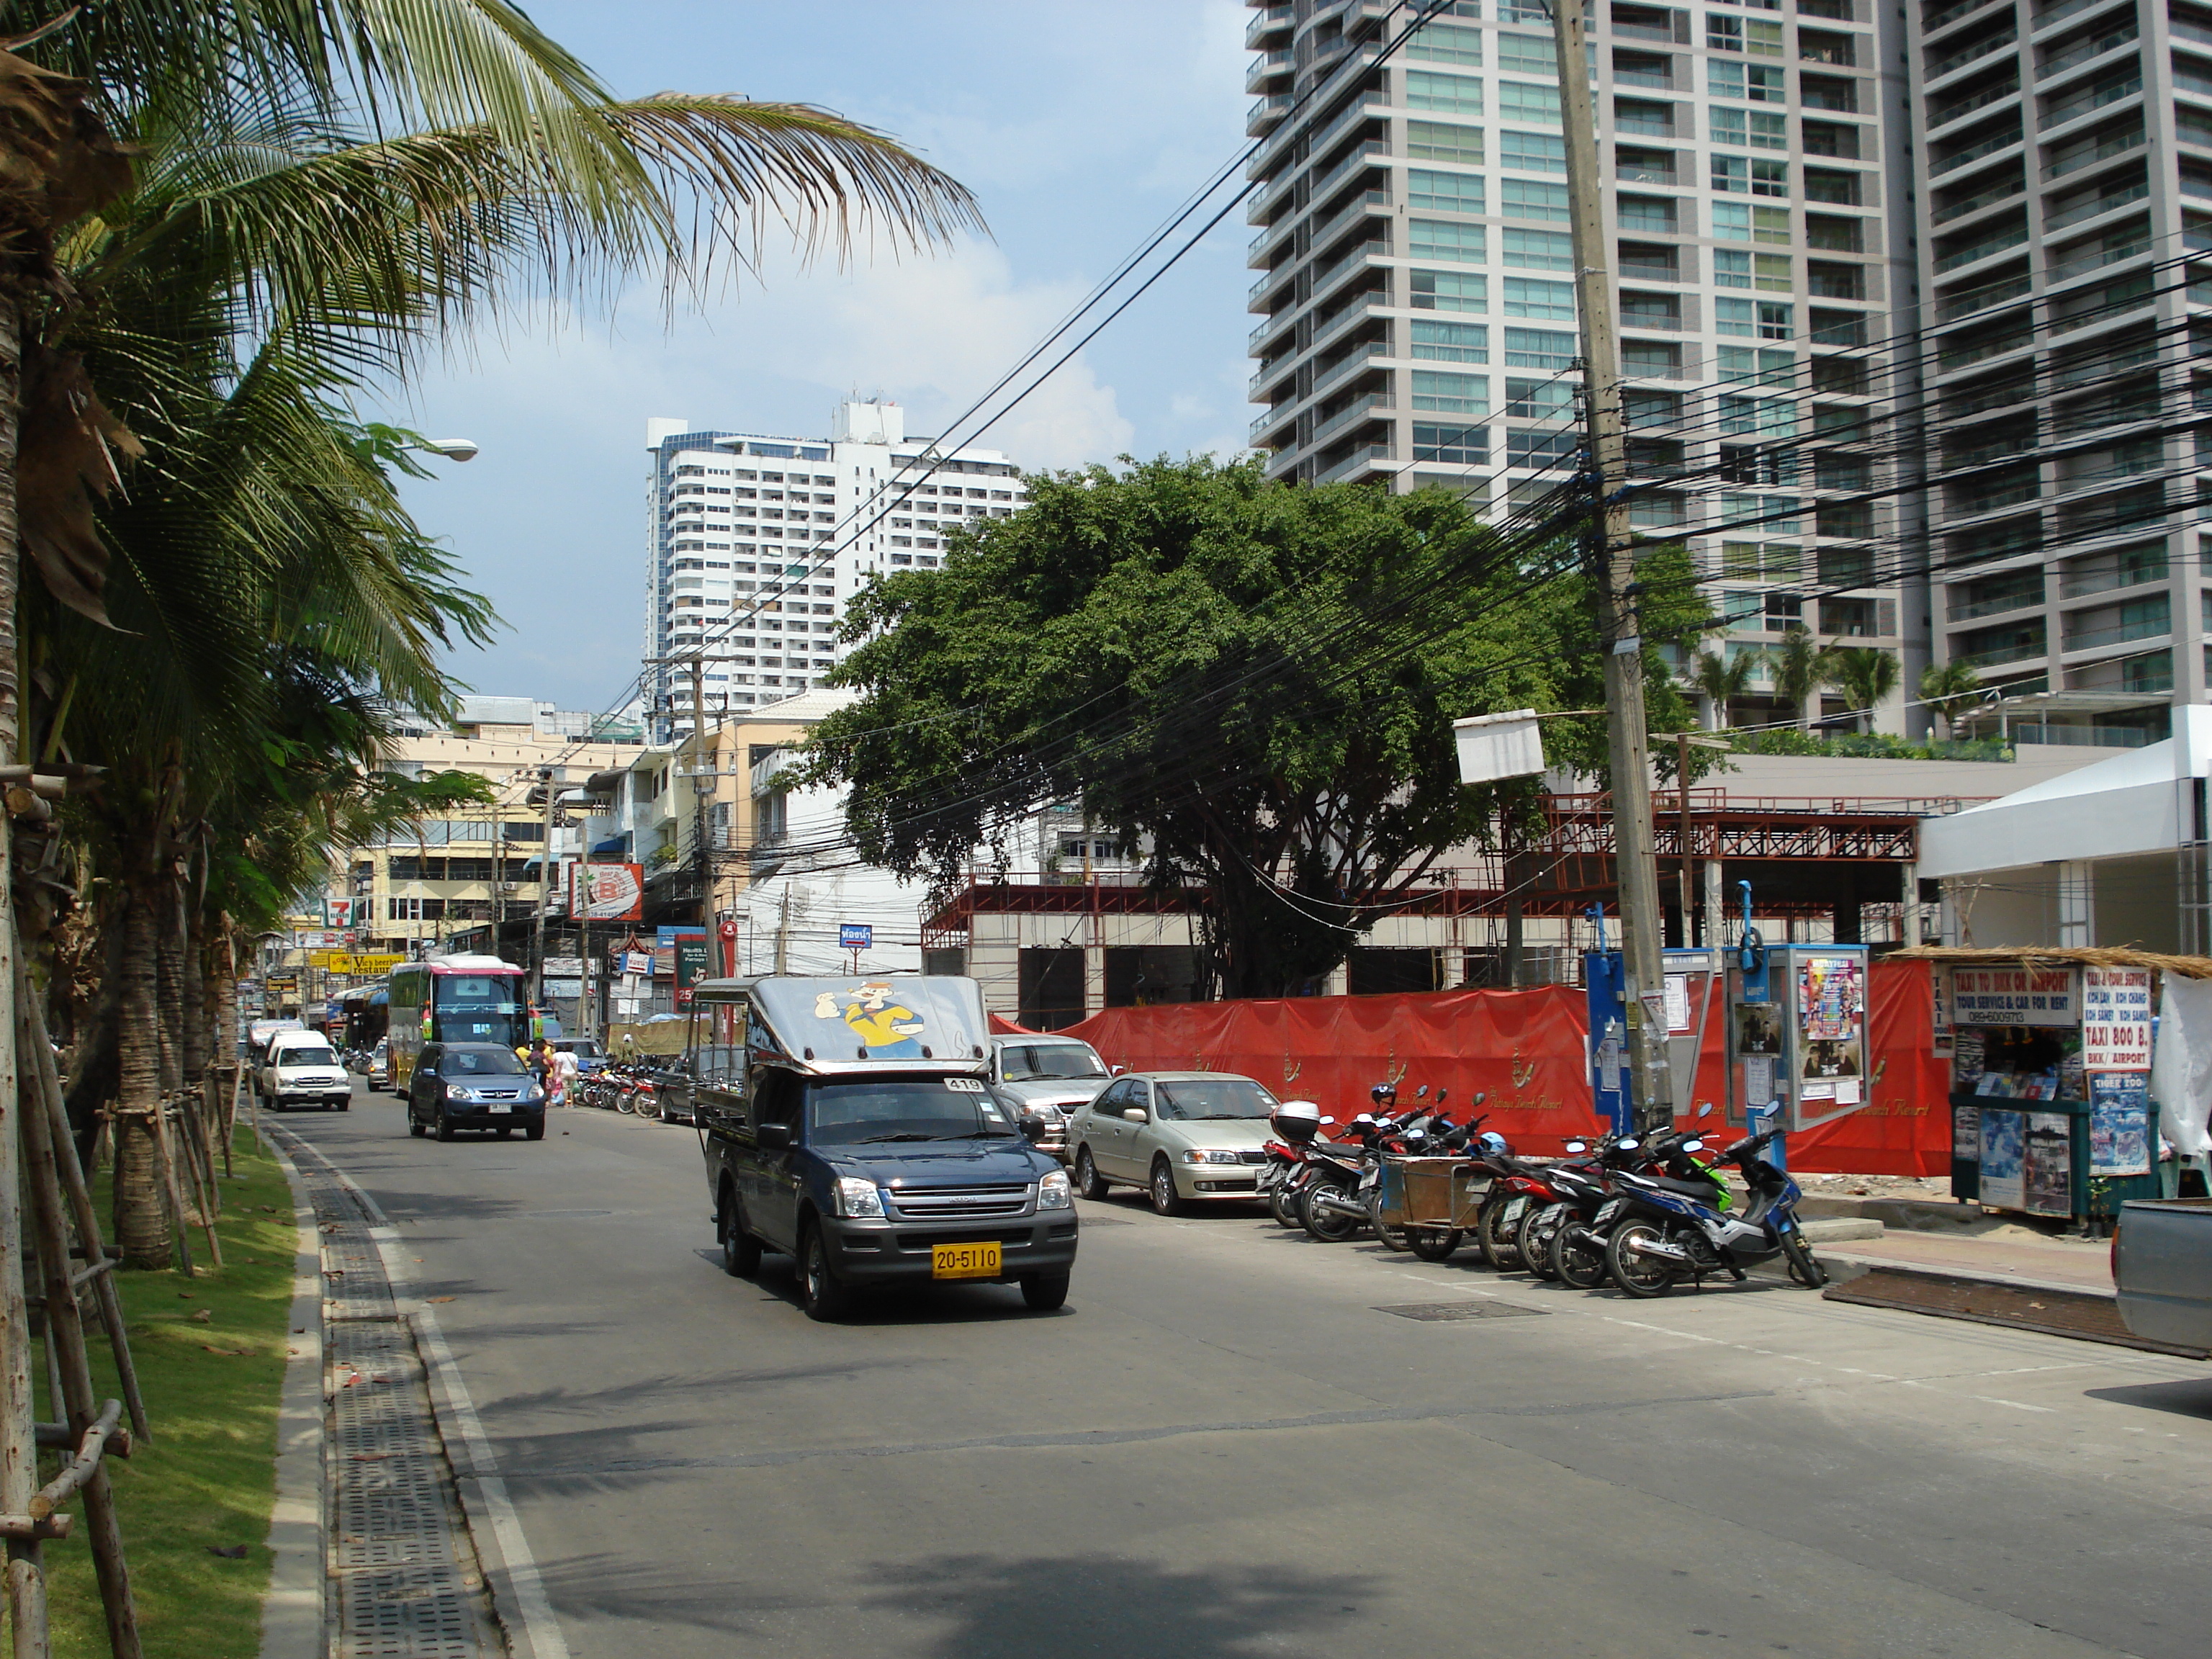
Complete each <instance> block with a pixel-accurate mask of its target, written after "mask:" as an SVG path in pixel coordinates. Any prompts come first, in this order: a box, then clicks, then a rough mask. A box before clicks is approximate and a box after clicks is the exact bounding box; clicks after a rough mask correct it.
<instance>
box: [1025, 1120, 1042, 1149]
mask: <svg viewBox="0 0 2212 1659" xmlns="http://www.w3.org/2000/svg"><path fill="white" fill-rule="evenodd" d="M1022 1139H1024V1140H1026V1141H1028V1142H1030V1144H1031V1145H1035V1144H1036V1142H1038V1141H1040V1140H1042V1139H1044V1120H1043V1119H1042V1118H1041V1117H1025V1118H1024V1119H1023V1120H1022Z"/></svg>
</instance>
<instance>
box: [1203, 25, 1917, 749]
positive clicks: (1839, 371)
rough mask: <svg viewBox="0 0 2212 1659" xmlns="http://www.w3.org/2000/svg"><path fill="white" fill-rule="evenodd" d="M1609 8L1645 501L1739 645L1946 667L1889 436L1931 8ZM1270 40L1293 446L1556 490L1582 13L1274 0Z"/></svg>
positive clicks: (1264, 56)
mask: <svg viewBox="0 0 2212 1659" xmlns="http://www.w3.org/2000/svg"><path fill="white" fill-rule="evenodd" d="M1587 9H1588V15H1589V33H1590V35H1591V38H1592V41H1593V46H1592V48H1591V53H1590V60H1589V74H1590V80H1591V86H1592V88H1593V94H1594V97H1595V104H1596V109H1597V119H1598V139H1599V149H1600V155H1601V161H1602V163H1603V167H1604V172H1605V175H1606V176H1605V179H1604V194H1605V202H1604V212H1605V219H1606V222H1607V227H1608V229H1609V232H1610V236H1609V241H1610V254H1611V263H1612V267H1613V272H1614V276H1615V278H1616V293H1617V295H1618V302H1619V308H1620V313H1619V314H1620V339H1621V362H1620V369H1621V372H1622V374H1624V376H1626V380H1625V386H1624V399H1625V403H1626V413H1627V416H1628V419H1629V422H1630V424H1631V428H1632V456H1631V465H1632V468H1633V470H1634V474H1635V477H1637V479H1638V481H1639V482H1640V483H1642V484H1643V485H1644V486H1646V487H1645V488H1643V489H1640V490H1639V491H1638V494H1637V495H1636V496H1635V498H1634V502H1633V507H1632V518H1633V520H1634V523H1635V526H1636V528H1637V529H1638V532H1640V533H1642V534H1644V535H1645V536H1647V537H1649V538H1652V539H1654V540H1680V541H1683V542H1685V543H1686V544H1687V545H1688V547H1689V549H1690V550H1691V552H1692V555H1693V556H1694V558H1695V560H1696V562H1697V566H1698V568H1699V572H1700V574H1701V575H1702V576H1703V577H1705V579H1706V580H1707V581H1708V583H1709V586H1708V589H1707V592H1708V594H1709V597H1710V598H1711V601H1712V603H1713V604H1714V605H1715V606H1716V607H1717V610H1716V614H1725V615H1726V616H1727V617H1729V628H1728V631H1727V635H1726V640H1725V647H1724V648H1725V649H1726V650H1727V651H1729V653H1736V654H1742V653H1759V651H1760V648H1761V647H1765V646H1770V645H1772V644H1774V643H1775V642H1777V641H1778V639H1779V637H1780V635H1781V634H1782V633H1783V631H1784V630H1785V629H1788V628H1789V627H1790V625H1791V624H1794V623H1802V624H1803V625H1804V626H1806V627H1808V628H1811V629H1814V630H1816V631H1817V632H1818V633H1819V635H1820V637H1821V638H1822V639H1823V640H1829V639H1836V640H1841V641H1844V643H1846V644H1853V645H1881V646H1886V647H1892V648H1898V647H1907V653H1906V655H1907V660H1906V668H1907V670H1908V671H1909V672H1917V664H1918V661H1919V660H1924V656H1919V657H1917V658H1916V654H1915V653H1913V652H1912V651H1911V649H1910V647H1911V645H1912V644H1913V643H1914V641H1911V640H1908V639H1907V638H1906V636H1905V629H1906V627H1907V623H1906V621H1905V617H1904V615H1903V612H1902V609H1901V606H1900V601H1901V600H1902V599H1904V598H1905V594H1906V591H1907V590H1906V588H1905V585H1904V584H1903V583H1902V582H1901V581H1900V579H1899V568H1898V566H1899V562H1898V561H1897V560H1896V559H1895V558H1893V557H1889V556H1885V554H1884V552H1883V550H1884V549H1885V548H1887V547H1889V546H1891V545H1893V544H1894V540H1895V537H1896V534H1897V530H1898V522H1897V517H1896V514H1895V513H1894V511H1893V507H1892V506H1891V502H1892V500H1893V497H1892V496H1891V495H1889V494H1888V493H1887V492H1886V491H1884V490H1883V489H1881V488H1880V486H1881V483H1883V482H1884V479H1883V478H1882V477H1880V476H1878V469H1877V468H1876V467H1875V466H1874V465H1870V461H1869V452H1870V450H1871V451H1872V452H1873V453H1879V452H1880V448H1881V446H1880V445H1878V444H1876V445H1870V444H1869V436H1870V435H1872V434H1873V433H1874V431H1875V428H1873V427H1872V426H1871V425H1870V421H1871V420H1872V419H1873V417H1874V416H1875V413H1876V410H1875V402H1874V400H1875V398H1876V397H1877V396H1886V394H1887V392H1889V390H1890V385H1889V376H1890V374H1891V372H1892V369H1893V365H1892V364H1891V363H1890V362H1888V360H1887V352H1886V351H1885V350H1884V349H1882V347H1883V343H1884V341H1885V338H1886V337H1887V335H1888V334H1889V332H1890V329H1889V325H1888V323H1887V317H1888V315H1889V313H1890V310H1891V308H1892V307H1899V306H1903V305H1905V304H1907V303H1909V301H1910V297H1911V276H1912V269H1913V265H1912V249H1911V227H1912V206H1911V201H1910V199H1909V197H1907V195H1906V192H1905V191H1903V190H1901V189H1899V188H1898V181H1899V180H1900V179H1905V178H1906V177H1909V176H1910V171H1911V170H1910V167H1909V165H1908V163H1907V161H1906V158H1905V145H1904V143H1903V138H1902V136H1901V135H1902V132H1903V128H1902V126H1901V125H1900V124H1899V123H1898V122H1896V121H1895V120H1894V119H1885V113H1886V112H1892V111H1893V110H1895V109H1897V108H1899V107H1901V106H1902V101H1903V98H1904V79H1903V64H1902V38H1903V34H1902V32H1903V27H1904V26H1903V24H1902V23H1901V22H1899V21H1898V20H1897V19H1896V18H1895V16H1894V15H1893V14H1892V15H1889V16H1888V17H1887V18H1878V17H1877V16H1876V15H1875V12H1876V9H1875V6H1874V5H1872V4H1871V3H1870V0H1796V3H1795V4H1794V5H1792V6H1790V7H1789V8H1788V9H1784V5H1783V0H1747V3H1743V4H1727V5H1721V4H1712V3H1706V4H1701V5H1699V6H1698V7H1696V8H1694V9H1692V8H1685V7H1667V6H1656V5H1644V4H1627V3H1607V0H1591V3H1589V6H1588V8H1587ZM1417 18H1419V19H1425V21H1422V22H1421V23H1420V26H1419V27H1418V28H1414V27H1412V25H1413V22H1414V21H1415V20H1416V19H1417ZM1409 31H1410V32H1409ZM1247 38H1248V40H1249V43H1250V44H1251V45H1252V46H1254V47H1255V49H1256V50H1257V51H1258V52H1259V54H1260V56H1259V57H1258V58H1257V59H1256V60H1255V63H1254V64H1253V68H1252V72H1251V79H1250V82H1249V89H1250V90H1252V91H1254V92H1255V93H1257V94H1259V100H1258V102H1256V103H1255V104H1254V105H1253V106H1252V108H1251V112H1250V117H1249V126H1248V131H1250V132H1251V133H1252V135H1253V136H1254V137H1258V138H1260V139H1261V148H1260V149H1259V151H1258V153H1257V154H1256V155H1255V157H1254V159H1253V161H1252V162H1251V164H1250V169H1249V171H1250V175H1251V177H1253V178H1254V179H1256V180H1258V181H1259V183H1258V188H1257V190H1256V191H1255V194H1254V195H1253V197H1252V198H1251V201H1250V204H1249V208H1248V217H1249V220H1250V221H1251V222H1253V223H1254V224H1255V225H1257V226H1258V227H1259V229H1258V231H1257V234H1255V236H1254V238H1253V240H1252V244H1251V249H1250V255H1249V264H1251V265H1253V266H1254V267H1255V268H1257V269H1258V270H1259V271H1260V276H1259V279H1258V281H1256V282H1255V283H1254V284H1253V286H1252V290H1251V298H1250V307H1249V308H1250V309H1251V310H1252V311H1254V312H1255V313H1259V319H1260V320H1259V324H1258V326H1257V327H1255V329H1254V330H1253V331H1252V335H1251V351H1252V355H1253V356H1254V357H1255V358H1256V359H1257V360H1258V372H1257V373H1256V374H1255V375H1254V376H1253V378H1252V383H1251V391H1252V396H1253V398H1254V400H1255V402H1259V403H1263V404H1266V405H1267V409H1266V411H1265V412H1264V413H1263V414H1261V416H1260V417H1259V418H1258V419H1257V420H1255V422H1253V424H1252V440H1253V441H1254V443H1255V445H1257V446H1259V447H1262V448H1265V449H1267V450H1270V451H1272V452H1273V462H1272V465H1271V471H1273V474H1274V475H1275V476H1277V477H1285V478H1304V479H1311V480H1316V481H1328V480H1334V479H1346V480H1368V481H1387V483H1388V484H1389V487H1391V488H1394V489H1418V488H1420V487H1422V486H1424V485H1429V484H1443V485H1446V486H1448V487H1449V488H1452V489H1460V490H1463V491H1466V492H1468V494H1470V495H1473V496H1474V498H1475V499H1476V500H1478V501H1480V502H1482V503H1483V504H1484V505H1485V506H1486V507H1487V508H1489V509H1490V510H1492V512H1493V513H1497V514H1500V515H1502V514H1503V513H1506V512H1508V511H1510V509H1511V508H1512V507H1514V506H1515V505H1516V504H1518V503H1522V502H1526V501H1531V500H1533V499H1534V498H1536V497H1538V496H1540V495H1543V494H1544V493H1545V492H1546V491H1547V490H1548V489H1551V488H1552V487H1553V485H1555V484H1556V483H1559V482H1560V481H1561V480H1562V478H1564V477H1565V476H1566V473H1567V471H1569V470H1571V467H1572V465H1573V453H1574V449H1575V446H1576V441H1577V407H1576V398H1577V389H1578V380H1579V376H1578V375H1577V374H1574V373H1573V372H1572V371H1574V369H1575V368H1576V367H1577V363H1578V360H1579V353H1580V347H1579V344H1578V343H1577V334H1576V307H1575V298H1574V291H1573V281H1574V274H1575V273H1574V258H1573V248H1572V241H1571V235H1570V229H1569V215H1568V204H1567V188H1566V158H1565V140H1564V135H1563V125H1562V118H1561V112H1560V101H1559V71H1558V60H1557V58H1556V56H1555V52H1554V48H1553V33H1552V23H1551V17H1550V13H1549V10H1548V9H1547V7H1546V6H1545V5H1544V4H1542V3H1541V0H1448V3H1444V4H1443V5H1441V6H1433V5H1432V6H1427V7H1424V6H1422V5H1419V4H1416V3H1413V0H1334V3H1332V0H1297V3H1295V4H1291V5H1261V4H1258V3H1257V0H1255V4H1254V13H1253V16H1252V20H1251V22H1250V25H1249V30H1248V35H1247ZM1776 446H1783V448H1782V449H1781V450H1780V452H1779V453H1775V447H1776ZM1815 594H1817V597H1814V595H1815ZM1923 649H1924V647H1923ZM1765 686H1766V681H1765V673H1764V669H1763V668H1762V669H1761V671H1760V673H1759V678H1754V680H1753V685H1752V687H1751V690H1752V693H1753V696H1751V697H1750V698H1748V699H1747V700H1746V701H1747V702H1749V703H1750V704H1751V705H1752V707H1750V708H1741V707H1740V708H1739V714H1741V715H1742V716H1744V717H1747V718H1757V717H1758V705H1759V702H1760V698H1759V692H1760V691H1761V690H1763V689H1765ZM1769 701H1770V702H1771V699H1770V700H1769ZM1774 707H1775V708H1777V709H1778V708H1779V705H1774Z"/></svg>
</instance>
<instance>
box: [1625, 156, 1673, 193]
mask: <svg viewBox="0 0 2212 1659" xmlns="http://www.w3.org/2000/svg"><path fill="white" fill-rule="evenodd" d="M1613 177H1614V178H1615V179H1619V180H1620V182H1621V183H1622V184H1624V185H1668V187H1670V188H1671V187H1673V186H1674V185H1679V184H1680V182H1681V175H1680V173H1676V172H1675V171H1674V168H1673V167H1654V166H1652V165H1651V164H1650V162H1648V161H1636V162H1616V163H1615V164H1614V166H1613Z"/></svg>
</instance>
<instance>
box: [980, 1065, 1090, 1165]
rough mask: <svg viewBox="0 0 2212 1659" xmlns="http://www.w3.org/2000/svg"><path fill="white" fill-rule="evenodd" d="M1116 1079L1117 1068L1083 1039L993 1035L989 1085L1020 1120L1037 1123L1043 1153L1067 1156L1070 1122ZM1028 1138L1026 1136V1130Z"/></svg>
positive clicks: (1038, 1141) (1038, 1140)
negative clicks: (1034, 1120) (1018, 1115)
mask: <svg viewBox="0 0 2212 1659" xmlns="http://www.w3.org/2000/svg"><path fill="white" fill-rule="evenodd" d="M1113 1080H1114V1073H1113V1068H1112V1067H1110V1066H1108V1065H1107V1064H1106V1062H1105V1060H1103V1059H1102V1058H1101V1057H1100V1055H1099V1053H1098V1051H1097V1049H1096V1048H1092V1047H1091V1045H1090V1044H1089V1043H1087V1042H1084V1041H1083V1039H1082V1038H1080V1037H1058V1036H1027V1035H1023V1036H994V1037H993V1038H992V1039H991V1081H992V1082H993V1083H994V1085H997V1088H998V1091H999V1093H1000V1097H1003V1098H1005V1099H1008V1100H1011V1101H1012V1102H1013V1103H1014V1104H1015V1106H1016V1108H1017V1109H1018V1111H1019V1113H1020V1115H1021V1117H1022V1119H1023V1120H1024V1121H1027V1120H1028V1119H1030V1118H1035V1119H1036V1120H1037V1121H1038V1123H1039V1125H1040V1126H1041V1129H1042V1133H1040V1134H1039V1135H1038V1136H1037V1138H1036V1145H1037V1146H1038V1148H1039V1149H1040V1150H1041V1151H1043V1152H1050V1153H1051V1154H1052V1155H1053V1156H1054V1158H1066V1155H1067V1121H1068V1119H1070V1118H1071V1117H1073V1116H1074V1115H1075V1112H1076V1109H1077V1108H1079V1107H1081V1106H1085V1105H1088V1104H1089V1103H1091V1101H1092V1100H1093V1099H1095V1098H1096V1097H1097V1093H1098V1091H1100V1090H1101V1089H1103V1088H1104V1087H1105V1086H1106V1085H1108V1084H1109V1083H1110V1082H1112V1081H1113ZM1024 1133H1027V1131H1026V1130H1025V1131H1024Z"/></svg>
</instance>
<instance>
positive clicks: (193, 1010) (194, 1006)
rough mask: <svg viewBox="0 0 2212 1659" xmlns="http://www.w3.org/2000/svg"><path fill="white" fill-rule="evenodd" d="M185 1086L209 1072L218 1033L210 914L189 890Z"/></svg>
mask: <svg viewBox="0 0 2212 1659" xmlns="http://www.w3.org/2000/svg"><path fill="white" fill-rule="evenodd" d="M184 955H185V961H184V967H185V994H184V999H183V1000H184V1008H185V1030H184V1049H183V1053H184V1068H185V1087H186V1088H187V1089H197V1087H199V1084H200V1079H202V1078H204V1077H205V1076H206V1075H207V1068H208V1057H209V1056H208V1050H209V1047H210V1042H211V1040H212V1038H213V1036H214V1034H215V1007H214V999H213V990H214V984H213V981H214V977H215V976H214V975H211V974H210V973H209V972H208V970H207V956H208V937H207V917H206V915H205V914H204V912H203V911H202V910H201V908H200V907H199V906H198V905H197V904H194V903H191V900H190V895H189V890H187V897H186V909H185V952H184Z"/></svg>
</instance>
